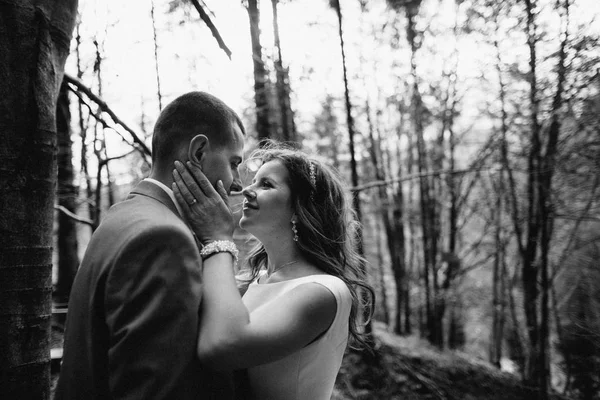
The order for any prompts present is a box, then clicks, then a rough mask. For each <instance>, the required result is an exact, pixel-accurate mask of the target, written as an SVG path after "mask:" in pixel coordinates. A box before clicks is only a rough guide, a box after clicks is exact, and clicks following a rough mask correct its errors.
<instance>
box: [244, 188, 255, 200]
mask: <svg viewBox="0 0 600 400" xmlns="http://www.w3.org/2000/svg"><path fill="white" fill-rule="evenodd" d="M242 194H243V195H244V196H245V197H246V198H247V199H254V198H256V193H254V191H253V190H252V189H251V188H250V186H246V187H245V188H244V189H243V190H242Z"/></svg>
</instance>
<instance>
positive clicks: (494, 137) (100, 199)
mask: <svg viewBox="0 0 600 400" xmlns="http://www.w3.org/2000/svg"><path fill="white" fill-rule="evenodd" d="M9 3H11V2H10V1H6V2H4V3H2V7H9V6H6V5H5V4H9ZM42 3H43V2H42ZM65 7H66V6H65ZM598 18H600V2H598V1H596V0H553V1H551V0H537V1H536V0H524V1H513V0H508V1H502V2H497V1H491V0H472V1H458V0H404V1H403V0H395V1H393V0H387V1H385V0H371V1H358V0H356V1H350V0H346V1H343V2H338V1H335V0H333V1H315V0H312V1H308V0H294V1H292V0H288V1H276V0H272V1H263V2H258V1H256V0H254V1H250V0H248V1H241V2H239V1H233V0H232V1H222V0H221V1H217V0H213V1H208V0H206V1H195V0H191V1H187V0H151V1H141V0H135V1H133V0H132V1H127V2H122V1H116V0H115V1H96V0H87V1H83V2H81V3H80V4H79V7H78V13H77V18H76V19H73V21H72V24H73V37H72V40H70V49H69V50H70V55H69V57H68V59H67V61H66V66H65V78H64V80H63V83H62V85H61V90H60V96H59V97H58V101H57V108H56V111H57V112H56V114H55V116H56V129H55V130H54V131H53V132H56V136H55V139H54V140H56V144H57V148H58V152H57V155H58V157H57V168H58V170H57V172H58V173H57V175H55V176H51V175H49V178H48V179H50V181H51V182H57V186H56V188H57V190H56V197H55V201H54V200H53V199H54V197H53V195H54V192H53V187H54V186H49V189H48V190H49V192H48V193H50V192H51V193H50V194H49V195H47V196H46V197H47V198H49V199H51V200H52V206H51V208H52V209H53V210H54V211H53V212H52V215H53V218H52V219H51V221H52V220H53V224H52V227H49V226H46V228H45V229H46V230H45V231H44V229H42V230H41V231H43V232H42V233H44V232H47V235H46V236H48V237H50V238H52V240H53V245H52V248H53V249H54V251H52V253H51V254H49V253H47V252H45V253H44V255H43V257H50V258H51V260H52V262H51V264H52V266H53V268H52V278H51V279H48V278H49V277H50V275H49V272H48V268H47V267H45V268H43V271H46V272H40V275H39V276H37V275H36V276H37V277H38V278H39V281H38V282H42V283H41V284H39V287H38V286H36V284H32V283H31V282H32V281H33V280H31V281H29V280H25V279H16V278H15V277H17V276H19V277H20V276H22V272H18V273H16V272H15V273H13V272H10V273H9V272H6V271H13V270H14V271H21V270H18V269H16V268H15V266H16V265H18V266H20V267H23V268H27V267H28V266H29V265H30V264H35V262H34V261H31V260H30V261H29V262H21V261H22V259H19V260H21V261H19V262H18V263H17V262H16V261H15V260H16V259H17V258H18V257H22V258H23V259H24V258H26V256H24V255H22V254H20V253H19V255H18V257H17V256H14V257H13V256H12V255H13V253H14V254H16V253H15V250H14V249H15V248H17V247H18V248H23V247H24V246H25V245H26V244H27V240H25V239H22V238H21V237H20V236H19V235H17V237H18V238H17V239H15V242H14V243H16V242H17V241H18V240H21V242H18V243H17V244H20V246H15V245H14V243H13V242H12V240H13V239H10V240H9V239H8V235H9V234H11V235H12V234H13V233H14V232H16V231H18V230H19V229H27V228H29V227H28V225H27V224H23V223H22V221H23V220H26V219H27V218H30V217H29V216H28V215H27V212H26V211H27V210H25V212H23V213H18V212H17V213H15V217H14V218H13V219H14V221H12V220H11V221H9V218H6V217H5V218H4V219H3V220H2V221H1V223H2V224H3V225H2V228H3V229H2V231H1V232H2V235H5V236H3V237H2V239H7V240H2V241H0V242H2V244H0V249H1V250H3V254H4V255H5V256H4V257H0V271H2V274H3V277H4V278H6V280H5V282H9V285H10V286H7V288H8V289H6V290H5V291H4V292H3V293H9V292H10V293H13V294H14V293H25V292H26V293H28V294H30V293H36V290H37V291H39V293H40V295H39V296H37V297H36V296H32V297H29V298H28V299H21V298H20V297H19V300H18V301H17V300H12V299H10V298H9V297H8V296H4V295H3V300H5V302H2V303H0V304H8V305H7V306H2V308H1V310H0V316H2V319H1V320H0V328H1V329H2V332H8V337H11V338H13V336H14V343H11V344H9V346H7V348H9V347H10V352H7V353H6V354H11V357H12V356H14V357H12V358H11V359H10V360H9V361H8V362H9V363H12V364H10V365H11V368H13V367H14V368H13V369H14V370H19V371H21V372H19V373H18V374H23V375H30V374H31V370H30V369H29V370H28V368H31V363H29V362H25V361H24V360H26V359H27V357H28V356H24V355H23V354H21V352H22V353H26V350H24V349H25V348H27V347H28V344H27V343H25V342H24V340H27V339H21V338H20V336H19V338H17V336H18V335H17V334H18V333H19V332H20V333H22V332H23V331H27V330H28V329H29V330H31V326H28V325H27V324H25V325H23V326H21V327H20V328H19V329H16V328H14V326H16V325H18V324H16V323H15V321H17V320H18V321H20V323H21V322H22V319H19V318H23V317H22V315H27V313H28V312H29V311H28V310H30V309H32V308H33V309H35V310H38V309H39V315H40V319H39V321H45V322H44V323H43V324H46V323H47V325H48V326H47V327H48V328H50V326H49V325H52V326H51V329H54V330H55V331H60V329H61V324H60V315H61V313H62V312H63V311H64V305H65V303H66V300H67V299H68V295H69V291H70V286H71V283H72V279H73V276H74V274H75V272H76V269H77V266H78V264H79V260H80V259H81V256H82V254H83V252H84V251H85V246H86V244H87V241H88V240H89V236H90V235H91V233H92V232H93V230H94V229H95V227H96V226H97V225H98V223H99V222H100V221H101V219H102V216H103V214H104V213H105V212H106V210H107V209H108V207H110V206H111V205H112V204H114V203H115V202H117V201H119V200H121V199H123V197H124V196H125V195H126V194H127V193H128V191H129V190H130V189H131V187H132V185H135V183H137V182H138V181H139V180H140V179H141V178H143V177H144V176H145V175H146V174H147V172H148V170H149V156H148V155H149V151H150V150H149V145H150V137H151V132H152V127H153V124H154V121H155V120H156V118H157V116H158V114H159V112H160V110H161V109H162V108H163V107H164V106H165V105H166V104H168V103H169V101H171V100H172V99H174V98H175V97H177V96H178V95H180V94H182V93H184V92H187V91H191V90H204V91H208V92H210V93H213V94H215V95H217V96H218V97H220V98H221V99H223V100H224V101H226V102H227V103H228V104H230V105H231V106H232V107H233V108H234V109H235V110H236V111H238V113H239V114H240V115H242V116H243V120H244V123H245V126H246V129H247V131H248V133H249V135H248V136H249V140H248V145H247V146H246V151H247V152H250V151H251V150H252V149H253V148H256V146H258V145H259V141H260V140H261V139H264V138H272V139H276V140H281V141H287V142H290V143H292V144H294V145H296V146H298V147H301V148H302V149H304V150H305V151H307V152H310V153H312V154H318V155H319V156H320V157H322V158H323V159H325V160H327V161H328V162H329V163H331V164H332V165H334V166H335V167H336V168H338V169H339V170H340V171H341V173H342V174H343V175H344V176H346V177H347V181H348V186H349V190H351V192H352V193H353V196H354V203H353V205H354V207H355V209H356V210H357V214H358V216H359V218H360V219H361V221H362V223H363V226H364V229H363V232H362V236H363V245H362V249H361V250H362V251H363V252H364V254H365V256H366V258H367V260H368V263H367V264H366V265H365V268H366V269H367V271H368V275H369V280H370V283H371V284H372V285H373V286H375V287H376V290H377V295H378V301H377V305H376V314H375V319H376V320H377V321H380V322H382V325H379V324H378V325H377V326H378V327H379V326H384V328H383V329H384V330H388V331H389V332H392V333H394V334H396V335H401V336H404V337H418V338H421V339H422V341H420V342H418V343H421V345H423V346H433V347H434V348H437V349H438V350H444V349H450V350H454V351H460V352H462V353H464V354H467V355H469V356H470V357H473V358H474V359H479V360H485V361H486V362H487V363H489V364H490V365H493V366H495V367H496V368H498V369H502V370H504V371H509V372H510V373H512V374H514V375H516V376H518V377H519V378H520V379H522V380H523V382H525V383H526V385H528V386H529V387H533V388H535V390H536V391H537V396H538V398H548V393H549V392H550V391H551V390H555V391H560V392H562V393H564V394H565V395H567V396H570V397H573V398H581V399H599V398H600V289H599V288H600V269H599V263H598V260H599V259H600V224H599V222H600V208H599V207H600V197H599V196H598V185H599V183H600V181H599V179H600V50H599V46H598V44H599V43H598V42H599V39H600V22H599V21H598ZM56 87H58V85H56ZM52 101H56V99H54V100H52ZM52 101H51V102H52ZM7 135H8V133H7ZM10 150H11V149H10V148H9V147H5V148H4V149H3V152H2V156H3V161H2V163H3V167H2V171H3V175H4V176H3V177H2V178H0V183H1V184H2V186H0V187H2V188H3V189H2V190H3V192H2V196H3V197H2V198H1V200H2V210H3V213H4V212H6V211H7V210H9V208H8V207H9V206H8V204H9V203H10V207H15V206H14V204H13V203H11V202H10V201H9V200H11V199H8V197H7V195H6V191H5V190H4V188H5V187H6V188H8V187H17V186H19V183H15V182H22V181H19V180H18V179H15V180H13V181H11V179H13V178H14V176H16V177H17V178H18V177H19V176H21V175H22V174H26V173H28V171H19V170H18V169H17V168H16V167H14V165H13V164H10V163H9V162H5V159H6V160H9V159H10V160H12V158H10V157H8V155H10ZM5 157H6V158H5ZM48 165H50V164H48ZM13 167H14V169H11V168H13ZM40 168H41V166H40ZM51 171H52V169H51V170H50V172H51ZM4 172H11V173H12V174H14V175H10V176H9V174H4ZM20 174H21V175H20ZM252 174H253V171H252V168H247V169H246V170H244V171H243V175H244V180H245V181H246V182H248V181H249V180H251V179H252ZM4 184H6V186H4ZM52 185H53V184H52ZM33 192H35V194H36V195H39V192H40V189H39V188H37V189H35V188H31V187H27V186H26V185H25V186H23V187H20V191H18V194H20V195H22V196H23V197H22V198H21V199H23V198H27V197H28V196H29V197H32V196H31V194H32V193H33ZM42 194H43V193H42ZM238 200H239V198H238ZM12 201H13V202H14V199H12ZM236 202H239V201H237V200H235V198H234V201H233V203H234V204H235V203H236ZM25 206H27V203H26V202H24V203H23V207H25ZM48 215H50V214H48ZM19 218H21V219H19ZM7 221H8V222H7ZM10 224H13V225H12V226H11V227H10V229H8V228H7V226H9V225H10ZM19 224H21V225H22V227H17V226H18V225H19ZM46 225H48V224H46ZM236 239H237V240H238V242H239V244H240V246H241V247H242V248H244V249H247V247H248V246H249V245H250V244H251V243H249V240H250V242H251V238H249V237H248V235H247V234H245V233H244V232H243V231H241V230H240V231H238V232H236ZM8 255H10V256H8ZM29 256H31V257H37V256H36V254H30V255H29ZM40 257H42V256H40ZM43 257H42V258H43ZM34 259H35V260H38V258H34ZM38 264H40V265H45V266H48V265H49V263H45V262H40V261H38ZM40 270H42V269H40ZM10 274H12V275H10ZM44 277H46V278H44ZM50 287H52V288H53V290H52V301H53V303H52V304H53V307H52V309H53V311H54V317H53V318H50V317H49V316H50V313H49V312H48V309H47V307H46V308H44V307H41V308H40V307H38V306H37V305H36V304H38V303H40V302H41V303H43V304H50V303H49V301H50V297H49V295H50V291H49V288H50ZM36 302H38V303H36ZM44 310H46V311H45V312H44ZM61 310H62V311H61ZM39 321H38V322H39ZM52 321H53V322H52ZM33 324H35V321H34V322H33ZM43 324H42V325H43ZM366 329H367V330H368V331H371V330H372V329H373V325H372V324H369V325H367V326H366ZM378 329H380V328H378ZM15 332H16V333H15ZM11 335H12V336H11ZM40 335H41V336H40V337H45V336H44V335H46V336H47V330H45V329H44V330H43V332H41V333H40ZM30 339H31V338H30ZM11 340H12V339H11ZM31 340H32V339H31ZM374 340H375V343H377V341H378V339H377V332H375V334H374ZM41 342H43V343H45V346H46V347H45V348H46V350H47V345H48V341H47V340H41ZM42 347H43V346H42ZM42 350H43V349H42ZM42 350H39V349H38V351H37V352H34V353H35V354H34V355H31V354H30V356H31V357H33V358H35V357H38V359H37V361H38V362H39V363H40V364H44V365H46V364H47V355H45V353H44V351H42ZM365 357H367V356H365ZM44 360H45V361H44ZM44 368H45V367H44ZM44 371H45V370H44ZM3 376H4V375H3ZM40 376H41V378H40V379H41V381H40V382H43V381H45V380H46V379H47V378H48V377H47V373H46V372H43V373H41V374H40ZM40 385H41V386H44V384H43V383H41V384H40ZM34 386H35V385H34Z"/></svg>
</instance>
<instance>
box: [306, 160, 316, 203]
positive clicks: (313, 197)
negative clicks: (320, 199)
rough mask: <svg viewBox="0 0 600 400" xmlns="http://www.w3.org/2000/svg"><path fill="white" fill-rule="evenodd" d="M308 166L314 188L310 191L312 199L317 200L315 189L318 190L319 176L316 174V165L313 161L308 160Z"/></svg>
mask: <svg viewBox="0 0 600 400" xmlns="http://www.w3.org/2000/svg"><path fill="white" fill-rule="evenodd" d="M308 167H309V170H310V184H311V185H312V190H311V191H310V199H311V200H312V201H314V200H315V191H316V190H317V178H316V176H315V166H314V165H313V163H312V161H309V162H308Z"/></svg>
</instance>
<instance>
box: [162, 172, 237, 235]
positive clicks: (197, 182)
mask: <svg viewBox="0 0 600 400" xmlns="http://www.w3.org/2000/svg"><path fill="white" fill-rule="evenodd" d="M173 181H174V182H173V193H174V194H175V198H176V199H177V202H178V203H179V205H180V206H181V208H182V209H183V211H184V212H185V214H186V217H187V219H188V222H189V223H190V224H191V225H192V229H193V230H194V232H195V233H196V236H198V239H199V240H200V242H201V243H203V244H204V243H208V242H211V241H213V240H231V239H232V237H233V230H234V229H235V223H234V220H233V214H232V213H231V210H230V208H229V205H228V201H229V199H228V197H227V191H226V190H225V187H224V186H223V182H221V181H218V182H217V185H216V189H215V188H214V187H213V186H212V185H211V183H210V182H209V181H208V179H207V178H206V175H204V173H203V172H202V170H200V168H198V167H196V166H193V165H192V164H191V163H190V162H189V161H188V162H187V166H184V165H183V164H182V163H181V162H179V161H175V169H174V170H173Z"/></svg>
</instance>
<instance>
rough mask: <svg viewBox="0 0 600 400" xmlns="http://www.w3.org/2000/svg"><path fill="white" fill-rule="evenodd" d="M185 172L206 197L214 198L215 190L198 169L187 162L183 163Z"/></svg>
mask: <svg viewBox="0 0 600 400" xmlns="http://www.w3.org/2000/svg"><path fill="white" fill-rule="evenodd" d="M182 167H183V165H182ZM185 170H186V172H187V173H188V174H189V175H190V178H191V179H192V180H193V181H194V182H197V184H198V186H200V189H202V192H203V193H204V195H205V196H206V197H216V195H217V192H216V191H215V188H214V187H213V185H212V184H211V183H210V181H209V180H208V178H207V177H206V175H204V172H202V170H201V169H200V168H198V167H195V166H194V165H192V163H191V162H189V161H188V162H186V163H185ZM192 193H193V191H192Z"/></svg>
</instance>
